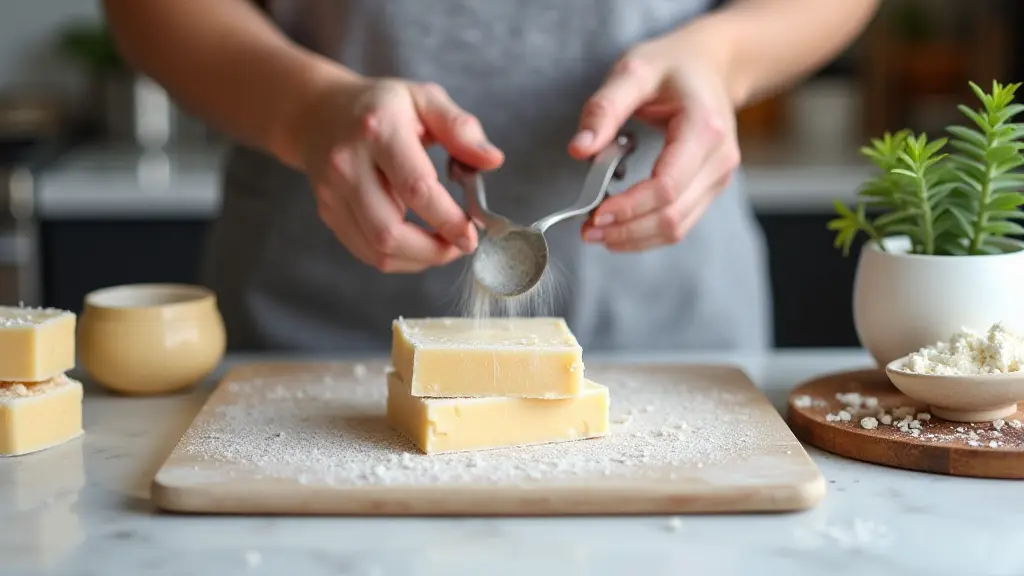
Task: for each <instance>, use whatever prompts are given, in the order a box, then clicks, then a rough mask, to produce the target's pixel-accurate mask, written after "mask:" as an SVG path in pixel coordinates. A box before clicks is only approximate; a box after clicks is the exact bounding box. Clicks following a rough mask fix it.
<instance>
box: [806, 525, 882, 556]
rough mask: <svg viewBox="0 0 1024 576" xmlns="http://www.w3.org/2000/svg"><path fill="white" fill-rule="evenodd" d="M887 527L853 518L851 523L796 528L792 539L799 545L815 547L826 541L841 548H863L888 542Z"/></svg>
mask: <svg viewBox="0 0 1024 576" xmlns="http://www.w3.org/2000/svg"><path fill="white" fill-rule="evenodd" d="M889 539H890V534H889V529H888V528H887V527H886V526H884V525H882V524H879V523H878V522H875V521H873V520H864V519H862V518H854V519H853V522H852V524H851V525H850V526H849V527H847V526H842V525H838V524H834V525H831V526H817V527H815V528H813V529H812V530H807V529H806V528H798V529H797V533H796V538H795V539H794V540H795V542H797V544H798V545H800V546H801V547H811V548H816V547H819V546H822V545H824V544H825V543H826V542H829V543H832V544H835V545H836V546H838V547H840V548H843V549H864V548H872V547H876V546H884V545H887V544H888V543H889Z"/></svg>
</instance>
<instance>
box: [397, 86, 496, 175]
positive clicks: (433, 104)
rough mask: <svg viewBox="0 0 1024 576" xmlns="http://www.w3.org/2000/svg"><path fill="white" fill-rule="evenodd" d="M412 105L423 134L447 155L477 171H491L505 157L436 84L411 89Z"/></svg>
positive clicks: (476, 124)
mask: <svg viewBox="0 0 1024 576" xmlns="http://www.w3.org/2000/svg"><path fill="white" fill-rule="evenodd" d="M412 94H413V102H414V103H415V106H416V111H417V113H418V114H419V117H420V121H421V122H423V125H424V127H426V129H427V132H429V133H430V136H431V137H433V139H434V141H435V142H437V143H438V144H440V145H441V146H443V147H444V148H445V149H446V150H447V151H448V153H449V154H451V155H452V156H454V157H455V158H457V159H458V160H461V161H462V162H465V163H466V164H469V165H470V166H473V167H475V168H477V169H480V170H493V169H495V168H497V167H499V166H501V165H502V163H503V162H504V161H505V154H504V153H503V152H502V151H501V150H499V149H498V148H497V147H496V146H494V144H491V143H490V142H489V141H488V140H487V135H486V134H484V129H483V127H482V126H481V125H480V121H479V120H478V119H477V118H476V116H473V115H472V114H470V113H469V112H466V111H465V110H463V109H462V108H461V107H459V105H458V104H456V103H455V102H454V101H453V100H452V99H451V97H450V96H448V92H446V91H445V89H444V88H442V87H440V86H438V85H437V84H423V85H417V86H414V87H413V89H412Z"/></svg>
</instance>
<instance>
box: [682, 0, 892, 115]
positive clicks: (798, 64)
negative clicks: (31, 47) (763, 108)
mask: <svg viewBox="0 0 1024 576" xmlns="http://www.w3.org/2000/svg"><path fill="white" fill-rule="evenodd" d="M879 3H880V0H831V1H830V0H732V1H731V2H730V3H728V4H726V5H725V6H724V7H723V8H722V9H720V10H717V11H715V12H712V13H710V14H708V15H706V16H704V17H702V18H700V19H698V20H697V21H695V22H694V23H693V24H691V25H689V26H686V27H683V28H681V29H680V30H678V31H676V32H674V33H673V34H675V35H676V36H678V38H677V40H681V41H682V42H684V43H686V44H687V45H688V47H689V48H690V49H694V48H695V47H696V49H700V50H701V51H702V53H707V54H710V57H711V58H712V59H713V61H714V63H715V65H717V66H719V67H721V69H722V71H723V73H724V75H725V79H726V85H727V89H728V91H729V93H730V96H731V97H732V99H733V102H734V104H735V105H736V106H737V107H742V106H744V105H746V104H748V103H751V102H752V101H754V100H757V99H758V98H760V97H762V96H764V95H766V94H769V93H772V92H774V91H776V90H779V89H781V88H783V87H785V86H786V85H789V84H791V83H792V82H794V81H796V80H798V79H799V78H801V77H803V76H805V75H806V74H808V73H810V72H812V71H814V70H815V69H817V68H819V67H821V66H823V65H824V64H826V63H828V62H829V61H830V60H832V59H833V58H835V57H836V56H838V54H839V53H840V52H841V51H842V50H843V49H844V48H846V47H847V46H848V45H849V44H850V43H851V42H852V41H853V40H854V39H855V38H856V37H857V35H858V34H860V33H861V32H862V31H863V29H864V28H865V27H866V25H867V24H868V22H870V20H871V18H872V16H873V15H874V13H875V11H876V9H877V8H878V5H879Z"/></svg>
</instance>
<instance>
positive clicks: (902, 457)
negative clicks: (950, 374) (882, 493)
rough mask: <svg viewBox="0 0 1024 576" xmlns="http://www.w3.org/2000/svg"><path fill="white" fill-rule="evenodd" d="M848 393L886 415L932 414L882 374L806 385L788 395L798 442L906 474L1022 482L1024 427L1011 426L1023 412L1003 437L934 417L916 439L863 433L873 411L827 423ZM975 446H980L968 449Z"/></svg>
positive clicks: (882, 430) (990, 429) (846, 375)
mask: <svg viewBox="0 0 1024 576" xmlns="http://www.w3.org/2000/svg"><path fill="white" fill-rule="evenodd" d="M849 392H857V393H859V394H861V395H862V396H873V397H875V398H877V399H878V407H879V408H881V409H884V410H885V411H887V412H891V411H892V410H893V409H895V408H897V407H900V406H908V407H913V408H914V409H915V414H916V413H918V412H927V410H928V408H927V406H926V405H924V404H923V403H921V402H918V401H916V400H912V399H911V398H909V397H907V396H905V395H904V394H903V393H901V392H900V391H899V390H897V389H896V387H895V386H893V385H892V383H890V382H889V378H888V377H887V376H886V375H885V372H884V371H882V370H877V369H874V370H860V371H854V372H842V373H837V374H830V375H827V376H823V377H820V378H816V379H814V380H811V381H809V382H805V383H803V384H801V385H799V386H797V387H796V388H794V389H793V391H792V392H791V393H790V395H789V416H788V419H789V423H790V427H791V428H792V429H793V432H794V433H795V434H796V436H797V438H799V439H800V440H802V441H804V442H807V443H808V444H811V445H812V446H815V447H817V448H820V449H822V450H825V451H827V452H831V453H833V454H838V455H840V456H845V457H847V458H853V459H856V460H862V461H864V462H873V463H875V464H883V465H886V466H893V467H896V468H904V469H907V470H919V471H922V472H933V473H936V474H950V475H954V476H975V477H979V478H1015V479H1024V427H1022V428H1015V427H1014V426H1012V425H1011V422H1010V421H1011V420H1019V421H1024V414H1022V413H1021V411H1019V410H1018V411H1017V413H1016V414H1014V415H1013V416H1010V417H1009V418H1007V419H1006V424H1005V425H1004V426H1002V428H1001V429H1000V430H999V431H997V430H996V429H995V427H994V426H993V424H992V423H990V422H979V423H974V424H969V423H963V422H949V421H946V420H942V419H941V418H938V417H937V416H932V418H931V420H928V421H923V422H921V432H920V435H919V436H916V437H915V436H912V435H910V434H908V433H907V432H903V431H901V430H900V429H899V428H897V427H896V426H886V425H882V424H879V425H878V427H877V428H875V429H873V430H868V429H866V428H864V427H862V426H861V424H860V419H861V418H862V417H864V416H874V414H872V413H870V411H866V412H865V413H863V414H861V415H859V416H857V415H855V416H854V417H853V418H851V419H850V420H849V421H847V422H842V421H835V422H829V421H827V420H826V418H825V416H826V415H828V414H830V413H831V414H838V413H839V411H840V410H842V409H843V408H844V404H843V402H840V401H839V400H838V399H836V394H840V393H849ZM807 397H809V399H810V402H811V405H810V406H807V403H808V398H807ZM797 399H800V400H797ZM895 420H898V419H894V422H895ZM972 432H973V434H976V435H977V439H975V437H973V436H971V434H972ZM972 441H973V442H974V443H977V444H978V445H977V446H972V445H971V444H969V442H972ZM992 441H995V442H997V443H998V445H997V446H996V447H994V448H993V447H990V443H991V442H992Z"/></svg>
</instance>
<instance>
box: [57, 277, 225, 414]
mask: <svg viewBox="0 0 1024 576" xmlns="http://www.w3.org/2000/svg"><path fill="white" fill-rule="evenodd" d="M77 345H78V350H79V355H78V359H79V363H80V364H81V366H82V368H83V369H84V370H85V372H86V373H87V374H88V375H89V376H90V377H91V378H92V379H93V380H94V381H95V382H96V383H97V384H100V385H102V386H104V387H106V388H109V389H111V390H114V391H116V392H120V393H123V394H163V393H168V392H174V391H177V390H181V389H183V388H187V387H189V386H192V385H194V384H196V383H198V382H199V381H201V380H202V379H203V378H205V377H206V376H207V375H209V374H210V373H211V372H212V371H213V370H214V369H215V368H216V367H217V365H218V364H219V363H220V361H221V359H222V358H223V356H224V349H225V345H226V337H225V332H224V322H223V319H222V318H221V315H220V311H219V310H218V309H217V298H216V296H215V295H214V293H213V292H212V291H211V290H209V289H207V288H203V287H201V286H190V285H182V284H130V285H125V286H115V287H112V288H104V289H102V290H96V291H94V292H90V293H89V294H88V295H86V297H85V307H84V309H83V311H82V315H81V318H79V322H78V342H77Z"/></svg>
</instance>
